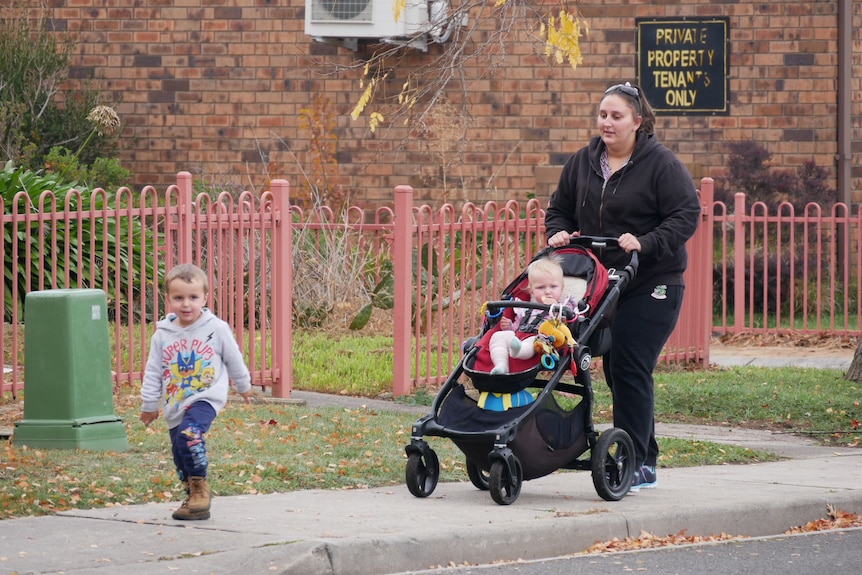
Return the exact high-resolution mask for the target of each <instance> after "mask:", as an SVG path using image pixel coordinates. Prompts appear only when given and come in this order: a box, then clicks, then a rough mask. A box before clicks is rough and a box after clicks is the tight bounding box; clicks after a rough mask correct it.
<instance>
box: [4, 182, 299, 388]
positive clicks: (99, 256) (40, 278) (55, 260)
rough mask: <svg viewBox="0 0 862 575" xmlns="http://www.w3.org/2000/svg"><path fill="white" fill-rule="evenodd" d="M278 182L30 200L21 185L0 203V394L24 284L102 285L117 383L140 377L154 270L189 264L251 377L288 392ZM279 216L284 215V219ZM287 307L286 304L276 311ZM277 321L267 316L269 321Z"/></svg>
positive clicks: (11, 374)
mask: <svg viewBox="0 0 862 575" xmlns="http://www.w3.org/2000/svg"><path fill="white" fill-rule="evenodd" d="M288 200H289V198H288V185H287V182H285V181H283V180H276V181H273V182H272V185H271V190H270V191H267V192H264V193H263V194H261V195H259V196H256V195H255V194H251V193H248V192H243V193H241V194H239V195H238V196H237V197H232V196H230V195H229V194H226V193H223V194H220V195H219V196H217V197H210V196H208V195H207V194H199V195H197V196H196V197H195V198H192V177H191V174H189V173H187V172H182V173H180V174H178V176H177V184H176V185H175V186H170V187H169V188H168V189H167V190H166V191H165V192H163V193H159V192H157V191H156V190H155V189H154V188H152V187H147V188H144V189H143V190H142V191H141V192H140V193H139V194H135V193H132V192H131V191H130V190H128V189H127V188H121V189H119V190H118V191H117V192H116V194H114V195H113V197H109V195H108V194H106V193H105V192H104V190H95V191H94V192H93V193H92V195H91V196H90V197H89V198H87V197H86V196H85V195H82V194H81V193H80V192H77V191H72V192H69V193H68V194H65V197H62V198H59V197H58V196H57V195H56V194H54V193H52V192H45V193H43V194H40V195H39V196H38V197H37V198H31V197H30V196H29V195H28V194H27V193H26V192H20V193H18V194H16V196H15V197H14V198H13V200H12V202H11V205H10V208H11V209H10V210H8V211H7V209H6V206H5V203H4V210H3V230H4V233H3V236H2V237H0V248H2V249H3V252H4V254H5V258H6V266H5V268H6V269H5V271H6V273H5V281H4V283H3V285H2V286H0V294H2V295H3V298H4V301H5V302H6V305H5V309H6V313H5V316H6V317H4V323H3V339H2V341H0V352H2V356H3V362H4V378H3V384H2V388H0V392H4V393H5V392H11V393H12V394H13V395H15V394H16V393H17V391H18V390H19V389H20V386H21V385H22V384H23V366H24V357H23V320H24V309H23V301H24V298H25V294H26V293H28V292H30V291H34V290H44V289H62V288H93V289H103V290H104V291H105V292H106V294H107V296H108V312H109V316H110V320H111V322H110V325H111V328H112V330H113V341H114V348H113V350H112V355H113V358H112V361H113V365H114V379H115V381H114V383H115V385H121V384H131V383H132V382H135V381H137V380H139V379H140V377H141V374H142V370H143V364H144V362H145V360H146V355H147V353H148V349H149V338H150V335H151V334H152V329H153V326H154V324H155V321H156V320H157V319H158V318H159V317H160V316H162V315H163V314H164V302H163V299H162V295H161V285H160V278H161V277H162V276H163V273H164V271H165V270H167V269H169V268H170V267H171V266H173V265H174V264H175V263H177V262H181V261H191V262H194V263H196V264H198V265H200V266H201V267H203V268H204V269H205V270H206V271H207V274H208V276H209V281H210V294H209V302H208V305H209V307H210V308H211V309H212V310H213V311H214V312H215V313H216V314H218V315H219V316H221V317H222V318H223V319H225V320H226V321H228V322H229V323H230V324H231V325H232V326H233V327H234V331H235V334H236V337H237V340H238V341H239V343H240V346H241V347H242V348H243V350H244V352H245V354H246V357H247V359H248V362H249V367H250V369H251V371H252V377H253V380H254V382H255V383H256V384H258V385H266V386H272V388H273V393H274V395H276V396H283V397H286V396H288V395H289V394H290V374H291V370H292V363H291V361H292V360H291V355H290V349H291V332H292V330H291V314H290V309H291V291H290V285H291V273H292V269H291V266H290V262H289V261H285V260H284V259H283V258H278V257H272V256H273V254H285V253H290V245H291V226H290V225H283V222H282V220H281V217H282V214H287V213H288V208H287V206H288ZM287 222H289V220H287ZM285 310H286V312H285ZM276 317H277V318H279V320H278V321H275V320H274V318H276Z"/></svg>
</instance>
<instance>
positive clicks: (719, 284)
mask: <svg viewBox="0 0 862 575" xmlns="http://www.w3.org/2000/svg"><path fill="white" fill-rule="evenodd" d="M713 212H714V214H715V216H714V219H715V230H714V233H715V246H716V251H715V255H714V261H715V294H716V316H715V327H714V331H715V332H717V333H719V334H743V333H746V334H765V333H772V334H790V333H796V334H819V335H832V336H857V335H858V334H859V315H860V311H862V297H860V295H862V282H860V273H862V242H860V234H859V232H860V226H862V212H860V211H859V210H858V209H857V212H856V214H855V215H853V214H851V210H850V209H849V208H848V207H847V206H846V205H845V204H840V203H839V204H836V205H834V206H833V207H832V208H831V209H830V210H829V212H828V213H823V210H822V208H821V206H819V205H817V204H808V205H807V206H805V208H804V210H803V211H802V213H796V211H795V210H794V208H793V206H792V205H791V204H789V203H783V204H781V205H780V206H779V207H778V209H777V213H768V210H767V208H766V205H765V204H763V203H762V202H755V203H753V204H752V205H751V206H750V207H746V198H745V195H744V194H741V193H739V194H736V195H735V197H734V205H733V212H732V213H728V206H725V205H724V204H722V203H720V202H716V203H715V204H714V207H713Z"/></svg>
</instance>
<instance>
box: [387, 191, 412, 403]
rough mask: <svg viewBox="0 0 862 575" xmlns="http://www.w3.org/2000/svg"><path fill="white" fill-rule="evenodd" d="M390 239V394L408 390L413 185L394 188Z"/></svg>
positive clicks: (410, 347)
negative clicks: (393, 216) (393, 299)
mask: <svg viewBox="0 0 862 575" xmlns="http://www.w3.org/2000/svg"><path fill="white" fill-rule="evenodd" d="M393 236H394V237H393V241H392V267H393V274H394V279H395V294H394V296H395V301H394V308H393V310H392V311H393V323H394V324H395V325H394V326H393V330H392V333H393V360H394V361H393V372H392V394H393V395H395V396H396V397H398V396H401V395H407V394H408V393H410V391H411V389H412V387H413V382H412V380H411V378H410V364H411V362H410V358H411V356H412V351H413V346H412V345H411V329H410V301H411V298H410V295H411V292H412V289H413V273H412V270H411V267H412V266H411V261H412V259H413V258H412V254H413V188H412V187H410V186H396V187H395V229H394V233H393Z"/></svg>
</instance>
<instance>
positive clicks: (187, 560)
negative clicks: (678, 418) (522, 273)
mask: <svg viewBox="0 0 862 575" xmlns="http://www.w3.org/2000/svg"><path fill="white" fill-rule="evenodd" d="M850 357H852V350H851V352H850ZM761 359H763V358H761ZM713 360H714V362H715V363H719V362H722V361H723V360H722V359H721V358H720V356H715V357H713ZM776 361H777V359H776ZM847 365H849V360H848V361H847ZM822 366H823V367H835V366H834V365H831V364H829V365H826V364H824V365H822ZM837 368H839V369H844V368H846V366H844V367H841V366H838V367H837ZM293 399H294V400H296V401H299V402H306V403H307V404H308V405H314V404H316V403H322V402H326V403H330V402H332V401H334V400H335V399H334V398H332V397H330V396H320V395H317V394H309V393H302V392H295V393H294V394H293ZM338 401H339V402H344V403H345V404H347V405H350V402H351V401H353V402H361V404H365V405H367V404H369V400H367V399H365V400H358V399H355V398H339V399H338ZM371 403H376V402H371ZM383 404H386V402H383ZM388 405H389V406H390V407H391V406H393V404H391V403H389V404H388ZM373 407H375V408H377V407H378V406H377V405H374V406H373ZM414 409H415V408H414ZM424 409H425V410H427V408H424ZM420 411H421V408H420ZM657 433H658V434H659V435H660V436H673V437H687V438H698V439H703V440H709V441H716V442H722V443H733V444H739V445H745V446H747V447H751V448H753V449H765V450H769V451H773V452H775V453H778V454H779V455H782V456H784V457H787V458H789V459H786V460H782V461H779V462H773V463H761V464H753V465H729V466H710V467H696V468H684V469H663V468H659V470H658V481H659V483H658V488H657V489H652V490H642V491H641V492H640V493H637V494H634V493H632V494H629V495H627V496H626V497H625V498H623V499H622V500H621V501H618V502H607V501H604V500H602V499H601V498H599V497H598V495H597V494H596V492H595V489H594V487H593V484H592V478H591V475H590V473H588V472H560V473H555V474H552V475H550V476H547V477H543V478H540V479H535V480H533V481H527V482H525V483H524V484H523V486H522V489H521V494H520V496H519V497H518V499H517V500H516V501H515V502H514V503H513V504H512V505H508V506H501V505H497V504H496V503H494V502H493V500H492V499H491V497H490V495H489V494H488V493H487V492H486V491H480V490H478V489H476V488H475V487H473V486H472V484H470V483H469V482H468V483H440V484H439V485H438V486H437V488H436V490H435V491H434V493H432V494H431V496H430V497H428V498H425V499H417V498H415V497H413V496H412V495H411V494H410V493H409V492H408V490H407V488H406V486H404V485H403V484H401V485H394V486H390V487H382V488H376V489H364V490H342V491H329V490H326V491H324V490H314V491H299V492H290V493H283V494H271V495H253V496H235V497H217V498H215V499H214V500H213V518H212V519H210V520H208V521H200V522H179V521H174V520H172V519H171V517H170V516H171V512H172V511H173V509H175V508H176V506H177V503H176V502H173V503H163V504H149V505H132V506H116V507H111V508H104V509H93V510H76V511H68V512H63V513H59V514H57V515H55V516H49V517H32V518H24V519H12V520H6V521H0V574H12V573H15V574H23V573H65V574H67V575H72V574H74V575H82V574H88V573H92V574H108V573H123V574H124V575H138V574H140V575H144V574H146V575H152V574H158V573H172V572H176V571H182V572H183V573H216V574H235V573H243V574H255V573H261V574H263V573H282V574H291V575H330V574H331V575H385V574H393V573H403V572H407V571H416V570H422V569H427V568H430V567H436V566H446V565H449V564H464V563H470V564H481V563H489V562H492V561H499V560H517V559H525V560H526V559H538V558H543V557H552V556H557V555H563V554H570V553H577V552H580V551H583V550H584V549H586V548H588V547H589V546H591V545H593V544H594V543H596V542H599V541H609V540H611V539H614V538H625V537H627V536H632V537H637V536H638V535H639V534H640V533H641V531H647V532H649V533H652V534H653V535H656V536H664V535H668V534H675V533H678V532H680V531H685V533H686V534H687V535H710V534H718V533H722V532H723V533H727V534H731V535H748V536H759V535H773V534H780V533H784V532H785V531H787V530H788V529H789V528H791V527H794V526H798V525H803V524H805V523H807V522H809V521H812V520H815V519H820V518H823V517H825V516H826V512H827V506H829V505H832V506H834V507H836V508H839V509H842V510H844V511H848V512H855V513H862V480H860V479H862V449H834V448H824V447H820V446H817V445H816V444H815V443H813V442H811V441H808V440H806V439H804V438H799V437H796V436H792V435H786V434H774V433H770V432H762V431H761V432H756V431H750V430H744V429H739V428H730V427H701V426H681V425H660V426H658V429H657ZM406 441H407V439H406V438H405V442H406ZM431 441H432V442H433V441H446V440H442V439H437V438H432V439H431Z"/></svg>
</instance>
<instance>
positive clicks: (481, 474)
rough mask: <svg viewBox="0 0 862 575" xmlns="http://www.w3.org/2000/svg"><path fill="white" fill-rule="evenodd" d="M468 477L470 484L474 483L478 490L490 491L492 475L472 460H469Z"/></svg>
mask: <svg viewBox="0 0 862 575" xmlns="http://www.w3.org/2000/svg"><path fill="white" fill-rule="evenodd" d="M467 476H468V477H470V483H472V484H473V485H474V486H475V487H476V489H481V490H482V491H488V484H489V483H490V481H491V474H490V473H489V472H487V471H485V470H484V469H482V468H481V467H479V464H478V463H476V462H474V461H472V460H470V459H468V460H467Z"/></svg>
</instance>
